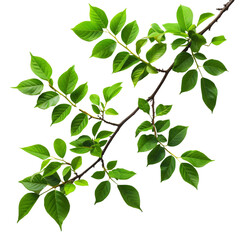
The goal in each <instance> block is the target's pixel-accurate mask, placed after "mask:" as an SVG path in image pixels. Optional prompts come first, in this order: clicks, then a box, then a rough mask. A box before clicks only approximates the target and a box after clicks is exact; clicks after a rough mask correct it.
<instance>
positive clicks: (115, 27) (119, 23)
mask: <svg viewBox="0 0 240 240" xmlns="http://www.w3.org/2000/svg"><path fill="white" fill-rule="evenodd" d="M125 23H126V9H125V10H124V11H122V12H120V13H118V14H117V15H116V16H115V17H114V18H113V19H112V20H111V22H110V29H111V31H112V33H113V34H115V35H117V34H118V33H119V32H120V31H121V29H122V28H123V26H124V25H125Z"/></svg>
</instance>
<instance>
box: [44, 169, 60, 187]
mask: <svg viewBox="0 0 240 240" xmlns="http://www.w3.org/2000/svg"><path fill="white" fill-rule="evenodd" d="M44 179H45V180H46V181H47V183H48V184H49V185H51V186H57V185H58V184H59V183H60V182H61V179H60V177H59V175H58V173H57V172H55V173H54V174H53V175H51V176H48V177H45V178H44Z"/></svg>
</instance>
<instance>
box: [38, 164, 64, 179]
mask: <svg viewBox="0 0 240 240" xmlns="http://www.w3.org/2000/svg"><path fill="white" fill-rule="evenodd" d="M61 166H62V163H60V162H51V163H50V164H49V165H48V166H47V167H46V168H45V169H44V172H43V177H44V178H45V177H48V176H51V175H53V174H54V173H55V172H57V170H58V169H59V168H60V167H61Z"/></svg>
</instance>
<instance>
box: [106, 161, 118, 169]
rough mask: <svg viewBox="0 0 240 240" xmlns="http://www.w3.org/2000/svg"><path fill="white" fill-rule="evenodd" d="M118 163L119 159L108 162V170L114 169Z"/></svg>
mask: <svg viewBox="0 0 240 240" xmlns="http://www.w3.org/2000/svg"><path fill="white" fill-rule="evenodd" d="M116 165H117V161H111V162H108V164H107V169H108V170H112V169H114V168H115V167H116Z"/></svg>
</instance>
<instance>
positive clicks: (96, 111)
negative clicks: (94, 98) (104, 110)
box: [92, 104, 100, 114]
mask: <svg viewBox="0 0 240 240" xmlns="http://www.w3.org/2000/svg"><path fill="white" fill-rule="evenodd" d="M92 110H93V111H94V112H95V113H96V114H100V109H99V107H98V106H96V105H94V104H92Z"/></svg>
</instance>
